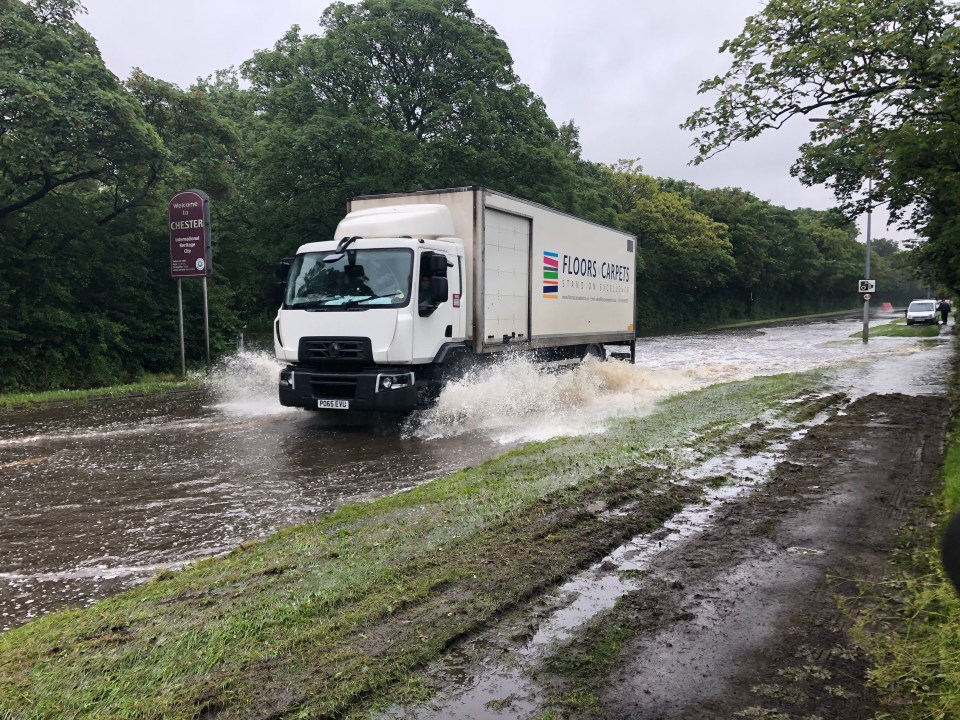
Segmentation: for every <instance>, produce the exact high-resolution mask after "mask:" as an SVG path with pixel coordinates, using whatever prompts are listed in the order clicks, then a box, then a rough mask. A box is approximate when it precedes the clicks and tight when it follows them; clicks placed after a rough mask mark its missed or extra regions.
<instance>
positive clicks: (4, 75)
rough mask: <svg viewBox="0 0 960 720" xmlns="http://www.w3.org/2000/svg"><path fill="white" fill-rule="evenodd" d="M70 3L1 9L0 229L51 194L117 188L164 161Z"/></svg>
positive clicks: (0, 2)
mask: <svg viewBox="0 0 960 720" xmlns="http://www.w3.org/2000/svg"><path fill="white" fill-rule="evenodd" d="M79 8H80V5H79V3H78V2H77V0H33V2H29V3H24V2H22V1H21V0H0V148H2V150H0V152H2V159H3V162H2V163H0V220H2V219H3V218H5V217H7V216H9V215H11V214H13V213H16V212H19V211H22V210H24V209H26V208H29V207H30V206H31V205H33V204H34V203H37V202H39V201H41V200H43V199H45V198H47V197H48V196H49V195H50V194H51V193H53V192H55V191H58V190H62V189H66V188H70V187H72V186H75V185H76V184H78V183H83V182H85V181H94V182H96V183H98V184H100V185H101V186H102V187H103V188H104V189H105V190H107V192H108V193H111V194H116V195H118V198H117V199H118V205H117V207H118V208H120V207H122V205H123V203H124V202H126V201H127V200H128V198H126V197H124V195H125V193H124V190H125V185H124V180H125V179H127V178H129V177H131V176H139V175H141V174H143V171H144V170H145V168H146V166H147V165H148V164H149V162H150V161H151V159H153V158H155V157H156V156H158V155H161V154H162V153H163V146H162V143H161V141H160V138H159V137H158V136H157V133H156V132H155V130H154V128H152V127H151V126H150V124H149V123H148V122H147V121H146V118H145V117H144V114H143V110H142V108H141V107H140V106H139V105H138V103H137V101H136V98H133V97H131V96H130V95H129V94H128V93H126V92H125V91H124V88H123V87H122V85H121V84H120V82H119V81H118V80H117V78H116V77H115V76H114V75H113V73H111V72H110V71H109V70H107V69H106V67H105V66H104V64H103V61H102V60H101V58H100V54H99V52H98V51H97V49H96V44H95V43H94V41H93V38H91V37H90V35H89V34H88V33H87V32H86V31H85V30H83V28H81V27H80V26H79V25H77V24H76V23H75V22H74V20H73V15H74V13H75V12H77V10H78V9H79Z"/></svg>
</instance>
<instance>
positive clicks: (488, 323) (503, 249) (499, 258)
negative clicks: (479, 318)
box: [483, 208, 532, 345]
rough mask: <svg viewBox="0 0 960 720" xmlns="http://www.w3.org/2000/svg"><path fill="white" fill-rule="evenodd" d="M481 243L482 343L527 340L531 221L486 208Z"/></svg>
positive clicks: (528, 333)
mask: <svg viewBox="0 0 960 720" xmlns="http://www.w3.org/2000/svg"><path fill="white" fill-rule="evenodd" d="M483 233H484V242H483V343H484V345H496V344H498V343H502V342H503V341H504V337H505V336H506V337H508V338H509V339H510V340H509V341H508V342H516V341H526V340H528V339H529V337H530V247H531V241H532V236H531V220H530V218H528V217H523V216H521V215H514V214H512V213H507V212H503V211H502V210H494V209H492V208H487V209H486V210H485V211H484V230H483Z"/></svg>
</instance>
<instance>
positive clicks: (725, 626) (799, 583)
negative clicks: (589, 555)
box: [387, 394, 948, 720]
mask: <svg viewBox="0 0 960 720" xmlns="http://www.w3.org/2000/svg"><path fill="white" fill-rule="evenodd" d="M846 402H847V401H846V400H845V399H844V398H843V397H842V396H830V397H829V398H825V399H824V401H823V403H822V404H823V405H824V407H823V408H821V409H826V407H825V406H826V405H830V406H832V407H833V410H831V411H830V412H833V413H835V414H834V415H833V417H832V418H831V419H829V420H827V421H826V422H825V423H823V424H821V425H816V426H814V427H813V428H812V429H811V430H810V431H809V432H807V433H806V435H804V436H803V437H802V438H801V439H799V440H797V441H794V442H793V443H792V444H790V445H789V448H788V449H787V451H786V453H785V454H784V455H783V456H782V458H781V459H780V461H779V462H778V463H777V464H776V467H775V468H774V470H773V472H772V475H771V477H770V479H769V480H768V481H767V482H765V483H762V484H760V485H758V486H757V487H756V488H755V489H754V490H753V491H752V492H749V493H745V494H743V495H741V496H738V497H736V499H735V500H733V501H731V502H726V503H723V504H720V505H719V506H718V507H717V509H716V511H715V514H714V517H713V518H712V519H711V520H710V522H708V523H706V528H705V529H704V530H702V531H700V532H697V533H694V534H691V535H690V536H689V537H687V538H686V539H683V540H681V541H679V542H674V543H668V542H667V537H668V535H669V533H670V531H668V530H666V529H663V530H661V531H658V532H656V533H653V535H651V536H649V537H651V538H653V541H654V543H656V539H657V538H661V539H662V540H663V542H662V543H661V545H662V546H663V548H662V550H659V551H656V552H655V553H654V554H653V557H652V560H651V561H650V562H649V563H648V564H647V566H646V567H645V569H644V570H643V571H642V572H640V573H639V579H638V580H637V578H633V579H634V580H637V581H636V583H635V585H634V589H632V590H631V591H629V592H627V593H626V594H624V595H622V596H621V597H620V599H619V600H618V601H617V602H616V604H615V606H614V607H613V609H612V610H608V611H606V612H601V613H599V614H595V615H594V616H593V617H592V618H591V619H589V620H588V621H586V622H585V623H583V624H582V625H581V626H580V627H578V628H577V629H576V630H575V631H574V632H573V633H572V636H571V637H569V638H568V639H567V640H564V641H563V642H562V643H560V644H559V645H554V646H553V647H552V649H550V650H547V652H546V653H544V652H543V649H545V648H544V647H543V645H542V643H541V650H535V649H532V646H533V645H536V640H535V639H534V640H533V642H532V643H531V638H534V635H537V634H539V633H541V632H542V631H543V624H542V623H543V622H544V619H545V618H547V617H548V616H550V615H551V614H552V613H553V612H555V611H556V610H558V609H559V608H561V607H562V606H563V604H564V603H565V602H566V600H564V599H563V597H562V594H561V596H556V595H550V594H548V595H546V596H544V597H543V598H541V599H540V600H538V601H537V602H534V603H533V604H532V606H531V607H530V609H529V611H528V612H526V613H520V617H519V618H518V617H514V618H512V619H510V618H508V619H506V621H505V622H504V623H502V624H501V625H500V626H499V627H498V628H496V629H493V630H492V631H490V632H486V633H482V635H481V637H480V638H477V639H476V640H469V639H468V640H466V641H465V642H464V643H462V644H461V645H460V646H459V647H458V648H455V649H454V653H453V654H454V655H455V656H456V657H455V658H450V659H449V660H448V661H447V662H446V663H440V665H439V666H438V668H435V669H434V671H433V672H431V673H429V674H430V675H432V680H431V681H430V682H428V684H429V685H430V686H432V688H433V691H434V693H435V694H434V697H433V699H432V700H431V701H430V702H428V703H427V704H426V705H421V706H420V707H419V708H416V709H415V708H413V707H410V706H408V707H407V708H406V711H403V710H401V709H400V708H398V707H394V708H393V711H391V712H388V713H387V717H391V718H395V717H404V718H410V717H413V718H417V719H418V720H437V719H438V718H474V719H479V718H490V719H492V718H497V719H499V718H507V717H510V718H520V717H524V718H526V717H534V718H539V717H555V718H611V719H615V718H623V719H628V718H629V719H630V720H680V719H681V718H683V719H684V720H687V719H689V718H698V719H700V718H703V719H716V720H719V719H720V718H723V719H725V720H726V719H730V718H741V717H742V718H774V719H776V720H786V719H789V718H797V719H800V718H808V719H812V718H820V719H821V720H828V719H831V718H845V719H847V718H851V719H857V718H863V719H864V720H866V719H867V718H873V717H874V714H875V712H877V711H880V710H884V709H887V708H884V707H883V705H882V702H881V700H880V698H878V697H877V696H876V694H875V693H874V691H873V690H872V689H871V688H870V687H869V686H868V685H867V683H866V673H867V670H868V669H869V666H868V663H867V660H866V658H865V657H864V655H863V653H862V652H861V651H860V650H859V648H858V647H857V645H856V644H855V642H854V641H853V640H852V638H851V637H850V634H849V628H850V626H851V624H852V622H853V619H854V617H855V614H856V612H858V611H859V610H858V608H857V603H856V602H853V603H852V604H848V609H847V610H846V611H843V612H842V611H841V610H840V609H839V605H838V601H837V598H838V597H841V596H842V597H846V598H853V597H856V596H857V595H858V593H859V591H860V588H862V587H863V586H864V584H867V585H869V584H871V583H874V582H877V581H879V580H880V579H882V578H883V577H884V576H885V575H887V574H888V573H890V572H892V571H893V564H892V563H893V555H894V552H895V549H896V546H897V538H898V533H899V531H900V530H901V529H902V528H904V527H905V526H906V525H907V524H910V523H914V522H918V516H919V515H922V513H923V512H924V506H923V499H924V498H926V497H928V496H929V494H931V493H932V492H934V491H935V490H936V484H937V482H938V473H937V470H938V468H939V464H940V462H941V458H942V451H943V438H944V432H945V425H946V420H947V414H948V407H947V402H946V400H944V399H943V398H940V397H932V396H921V397H912V396H909V397H908V396H904V395H896V394H893V395H870V396H868V397H865V398H863V399H861V400H858V401H856V402H853V403H851V404H846ZM845 404H846V406H845V407H843V409H842V411H841V412H839V413H837V412H836V411H837V408H838V406H843V405H845ZM751 428H752V429H756V428H753V426H751ZM781 432H782V431H781ZM773 434H774V435H775V434H776V433H773ZM770 439H771V438H768V440H767V441H769V440H770ZM772 440H774V441H776V438H775V437H774V438H772ZM739 444H740V447H741V449H742V450H743V452H744V453H747V454H749V453H750V452H752V451H753V450H756V449H758V448H757V447H754V445H757V444H758V443H757V435H755V434H754V433H752V432H747V434H746V435H745V437H744V438H742V442H740V443H739ZM765 444H766V441H761V442H759V445H765ZM748 446H749V447H748ZM730 480H734V481H735V480H736V479H735V478H730ZM606 564H609V565H610V567H606V568H605V567H604V565H606ZM623 572H624V571H623V570H622V569H621V568H618V567H617V566H616V564H615V563H613V562H609V563H604V564H601V566H600V567H599V569H598V572H597V573H596V575H595V580H596V578H601V580H600V581H601V582H603V580H602V577H603V576H604V573H606V577H607V578H609V577H610V574H611V573H612V574H614V575H616V574H618V573H620V574H622V573H623ZM862 611H864V612H868V611H869V610H868V607H867V606H866V605H865V606H864V608H863V609H862ZM491 652H492V653H493V655H491V654H490V653H491ZM494 657H499V658H500V660H494V659H493V658H494ZM511 657H512V658H514V659H513V660H510V659H509V658H511ZM484 658H485V659H484ZM505 658H506V660H505V661H504V659H505ZM531 660H532V664H531ZM518 661H519V665H518V664H517V663H518ZM491 663H493V665H491ZM494 666H499V667H500V669H499V670H491V667H494ZM470 667H472V669H468V668H470ZM456 668H461V669H462V670H464V671H465V672H466V675H463V674H461V671H460V670H456ZM511 668H512V669H511ZM523 676H526V678H527V679H526V680H524V679H522V677H523ZM454 686H456V687H454ZM465 688H469V689H465ZM494 698H499V699H494ZM544 711H546V712H547V714H546V715H544V714H543V713H544Z"/></svg>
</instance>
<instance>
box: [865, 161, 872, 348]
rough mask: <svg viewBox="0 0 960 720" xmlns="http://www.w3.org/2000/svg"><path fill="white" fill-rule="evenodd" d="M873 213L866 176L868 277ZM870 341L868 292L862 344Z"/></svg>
mask: <svg viewBox="0 0 960 720" xmlns="http://www.w3.org/2000/svg"><path fill="white" fill-rule="evenodd" d="M872 214H873V178H867V274H866V275H865V276H864V280H869V279H870V216H871V215H872ZM868 342H870V294H869V293H866V297H864V299H863V344H864V345H866V344H867V343H868Z"/></svg>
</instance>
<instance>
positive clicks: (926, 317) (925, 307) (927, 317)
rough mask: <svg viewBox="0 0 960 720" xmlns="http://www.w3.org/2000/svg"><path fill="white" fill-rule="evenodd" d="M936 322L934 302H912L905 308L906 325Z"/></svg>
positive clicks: (935, 303)
mask: <svg viewBox="0 0 960 720" xmlns="http://www.w3.org/2000/svg"><path fill="white" fill-rule="evenodd" d="M936 322H937V301H936V300H914V301H913V302H912V303H910V307H908V308H907V325H913V324H914V323H931V324H936Z"/></svg>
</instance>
